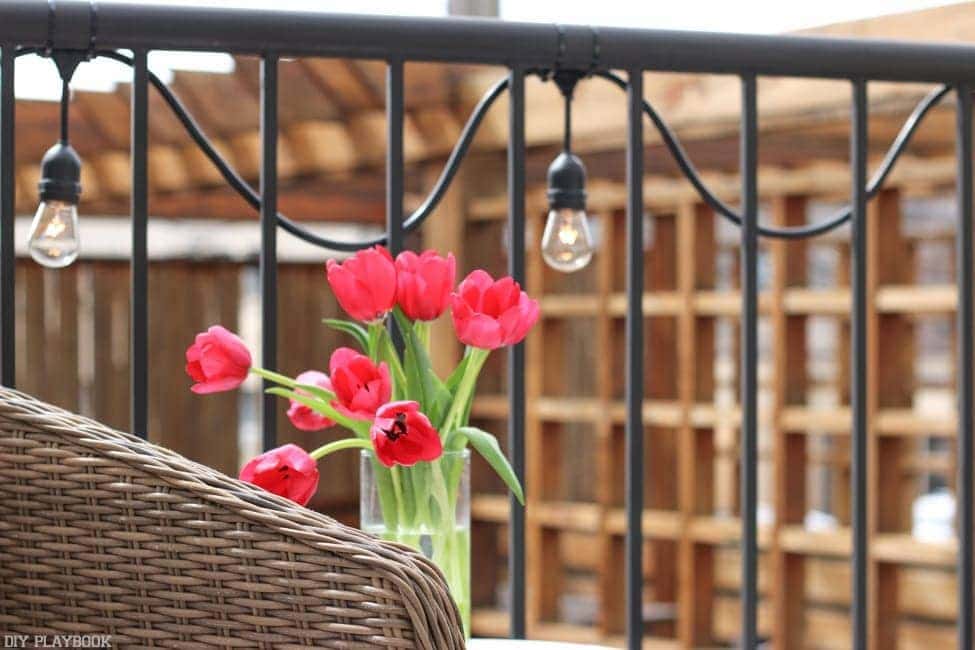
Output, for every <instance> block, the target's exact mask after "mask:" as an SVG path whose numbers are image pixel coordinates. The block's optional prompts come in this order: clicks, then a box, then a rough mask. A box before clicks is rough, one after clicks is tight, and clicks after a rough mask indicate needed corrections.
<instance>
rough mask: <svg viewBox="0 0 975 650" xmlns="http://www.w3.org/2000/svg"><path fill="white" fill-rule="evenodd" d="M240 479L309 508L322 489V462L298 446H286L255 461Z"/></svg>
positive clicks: (244, 468) (243, 471) (252, 460)
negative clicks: (319, 489) (319, 471)
mask: <svg viewBox="0 0 975 650" xmlns="http://www.w3.org/2000/svg"><path fill="white" fill-rule="evenodd" d="M240 480H242V481H247V482H248V483H252V484H254V485H256V486H258V487H261V488H264V489H265V490H267V491H268V492H270V493H272V494H277V495H278V496H282V497H284V498H286V499H291V500H292V501H294V502H295V503H297V504H298V505H302V506H303V505H305V504H306V503H308V502H309V501H310V500H311V498H312V497H313V496H314V495H315V491H316V490H317V489H318V463H317V462H315V459H314V458H312V457H311V456H309V455H308V452H306V451H305V450H304V449H302V448H301V447H299V446H298V445H291V444H288V445H284V446H282V447H278V448H276V449H272V450H270V451H266V452H264V453H263V454H261V455H260V456H257V457H255V458H252V459H251V460H250V461H249V462H248V463H247V464H246V465H244V467H243V469H241V470H240Z"/></svg>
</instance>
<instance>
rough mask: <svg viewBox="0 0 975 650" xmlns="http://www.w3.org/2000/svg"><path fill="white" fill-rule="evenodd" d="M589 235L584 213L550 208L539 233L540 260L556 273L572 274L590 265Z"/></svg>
mask: <svg viewBox="0 0 975 650" xmlns="http://www.w3.org/2000/svg"><path fill="white" fill-rule="evenodd" d="M593 249H594V246H593V241H592V233H590V232H589V219H587V218H586V211H585V210H575V209H572V208H558V209H554V208H553V209H552V210H551V211H550V212H549V213H548V220H547V221H546V222H545V232H544V233H543V234H542V257H544V258H545V262H546V263H547V264H548V265H549V266H551V267H552V268H553V269H555V270H556V271H562V272H563V273H571V272H573V271H578V270H579V269H581V268H583V267H585V266H586V265H587V264H589V260H591V259H592V254H593Z"/></svg>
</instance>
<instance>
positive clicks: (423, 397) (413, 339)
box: [393, 307, 451, 428]
mask: <svg viewBox="0 0 975 650" xmlns="http://www.w3.org/2000/svg"><path fill="white" fill-rule="evenodd" d="M393 316H394V317H395V318H396V324H397V326H398V327H399V330H400V332H401V333H402V335H403V342H404V344H405V348H406V349H405V350H404V352H405V357H406V359H405V361H406V363H405V366H406V368H405V373H406V380H407V386H408V387H409V394H410V395H411V396H413V395H416V396H418V397H419V398H420V399H419V402H420V406H421V408H422V409H423V412H424V413H425V414H426V415H427V417H429V418H430V421H431V422H432V423H433V424H434V426H436V427H438V428H439V426H440V425H441V423H442V422H441V421H442V419H443V417H444V415H445V414H446V412H447V408H448V407H449V406H450V399H451V395H450V391H448V390H447V388H446V387H445V386H444V383H443V382H442V381H440V377H438V376H437V373H436V372H434V370H433V362H432V361H431V360H430V355H429V354H428V353H427V350H426V348H425V347H424V345H423V343H422V342H421V341H420V337H418V336H417V335H416V330H415V329H414V328H413V324H412V323H411V322H410V320H409V319H408V318H407V317H406V315H405V314H404V313H403V312H402V310H400V308H399V307H397V308H395V309H394V310H393Z"/></svg>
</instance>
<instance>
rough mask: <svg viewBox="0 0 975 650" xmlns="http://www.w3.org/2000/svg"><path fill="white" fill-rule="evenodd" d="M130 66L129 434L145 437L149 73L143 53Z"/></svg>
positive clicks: (147, 409)
mask: <svg viewBox="0 0 975 650" xmlns="http://www.w3.org/2000/svg"><path fill="white" fill-rule="evenodd" d="M132 60H133V67H132V71H133V72H132V108H131V122H132V123H131V128H132V135H131V147H132V261H131V276H132V278H131V282H132V296H131V307H130V308H131V311H132V314H131V318H132V325H131V327H132V333H131V340H130V346H131V348H130V349H131V355H130V356H131V361H130V364H131V373H132V377H131V382H132V387H131V388H132V395H131V400H132V405H131V408H132V413H131V420H132V427H131V428H132V433H134V434H135V435H137V436H139V437H141V438H146V437H147V436H148V430H149V296H148V294H149V257H148V243H147V241H148V240H147V235H148V232H147V229H148V222H149V199H148V196H149V183H148V173H149V172H148V162H147V160H148V159H147V153H146V152H147V149H148V146H149V142H148V140H149V99H148V97H149V73H148V54H147V53H146V51H145V50H136V51H135V52H133V57H132Z"/></svg>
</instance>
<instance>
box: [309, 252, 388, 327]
mask: <svg viewBox="0 0 975 650" xmlns="http://www.w3.org/2000/svg"><path fill="white" fill-rule="evenodd" d="M326 273H327V275H328V283H329V284H330V285H331V287H332V291H333V292H334V293H335V297H336V298H337V299H338V301H339V304H340V305H342V309H344V310H345V311H346V312H348V314H349V316H351V317H352V318H354V319H356V320H358V321H363V322H371V321H375V320H379V319H381V318H383V317H384V316H385V315H386V312H388V311H389V310H390V309H392V308H393V304H394V303H395V300H396V266H395V265H394V264H393V258H392V256H391V255H390V254H389V251H388V250H386V249H385V248H384V247H382V246H374V247H373V248H367V249H365V250H361V251H359V252H357V253H356V254H355V255H353V256H352V257H350V258H349V259H347V260H345V261H344V262H341V263H339V262H336V261H335V260H329V261H328V263H327V264H326Z"/></svg>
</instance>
